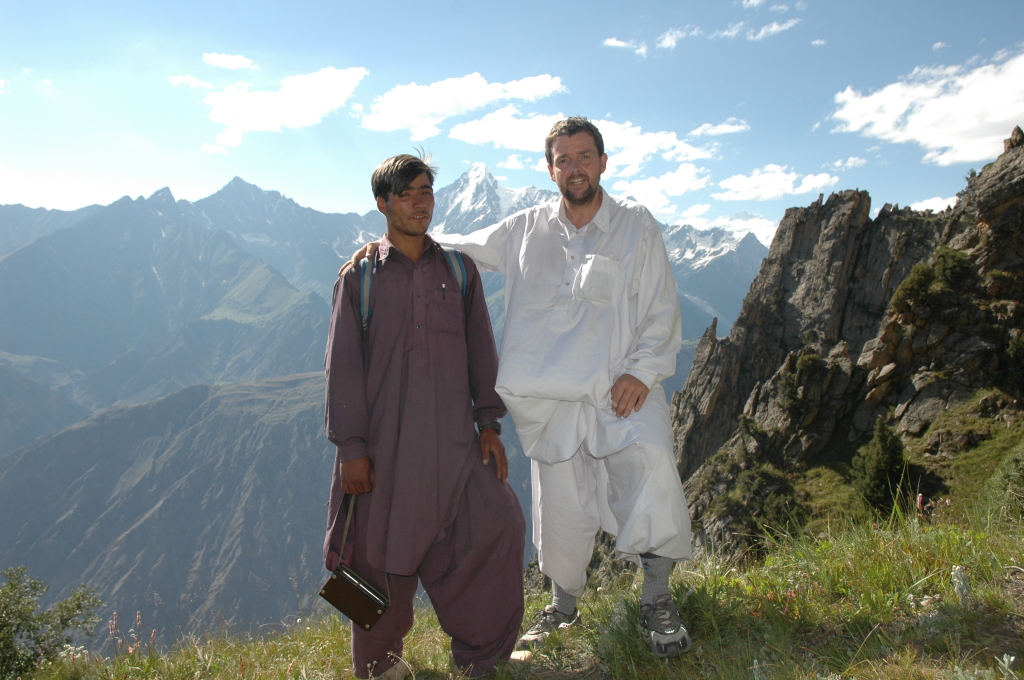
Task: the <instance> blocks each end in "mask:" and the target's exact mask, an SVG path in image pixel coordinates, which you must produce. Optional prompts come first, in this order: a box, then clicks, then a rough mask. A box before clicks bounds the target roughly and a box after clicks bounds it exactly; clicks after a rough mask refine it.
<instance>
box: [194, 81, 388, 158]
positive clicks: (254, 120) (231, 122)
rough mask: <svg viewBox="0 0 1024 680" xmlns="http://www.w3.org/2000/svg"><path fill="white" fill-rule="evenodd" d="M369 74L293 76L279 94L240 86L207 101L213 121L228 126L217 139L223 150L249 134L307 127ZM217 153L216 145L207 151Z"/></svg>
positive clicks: (208, 96) (329, 110) (335, 105)
mask: <svg viewBox="0 0 1024 680" xmlns="http://www.w3.org/2000/svg"><path fill="white" fill-rule="evenodd" d="M367 73H369V72H368V71H367V70H366V69H364V68H347V69H336V68H333V67H328V68H325V69H321V70H320V71H317V72H316V73H307V74H306V75H301V76H289V77H288V78H285V79H284V80H283V81H281V89H280V90H278V91H277V92H260V91H250V90H249V85H248V84H247V83H244V82H242V83H236V84H235V85H230V86H228V87H227V88H226V89H225V90H224V91H222V92H211V93H210V94H208V95H206V98H205V99H204V100H203V101H205V102H206V103H207V104H209V105H210V120H212V121H213V122H215V123H222V124H223V125H225V126H226V127H225V128H224V131H223V132H221V133H220V134H219V135H218V136H217V140H216V141H217V145H219V146H220V147H221V148H223V147H229V146H238V145H239V144H241V143H242V135H244V134H246V133H247V132H257V131H259V132H279V131H280V130H281V129H282V128H298V127H307V126H310V125H315V124H316V123H319V122H320V121H321V120H322V119H323V117H324V116H326V115H327V114H329V113H331V112H332V111H334V110H336V109H338V108H339V107H341V106H342V105H343V104H344V103H345V102H346V100H348V98H349V97H351V96H352V91H353V90H355V88H356V85H358V84H359V81H360V80H362V79H363V76H365V75H366V74H367ZM211 149H212V150H213V151H217V150H218V149H216V148H214V147H213V146H212V145H210V146H209V148H207V147H204V151H210V150H211Z"/></svg>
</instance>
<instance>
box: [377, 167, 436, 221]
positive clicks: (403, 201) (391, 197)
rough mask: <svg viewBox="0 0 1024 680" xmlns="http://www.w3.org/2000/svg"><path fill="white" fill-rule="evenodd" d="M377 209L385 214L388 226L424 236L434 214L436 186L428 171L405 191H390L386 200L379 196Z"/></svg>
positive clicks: (421, 174)
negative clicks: (431, 180)
mask: <svg viewBox="0 0 1024 680" xmlns="http://www.w3.org/2000/svg"><path fill="white" fill-rule="evenodd" d="M377 210H379V211H381V212H382V213H383V214H384V217H386V218H387V220H388V226H389V227H393V228H395V229H397V230H398V231H399V233H402V234H405V235H406V236H423V234H425V233H427V228H429V227H430V220H431V218H432V217H433V216H434V187H433V185H431V183H430V178H429V177H427V173H425V172H423V173H420V175H419V177H417V178H416V179H414V180H413V181H412V182H411V183H410V184H409V186H408V187H406V188H405V189H404V190H403V191H400V192H398V193H397V194H396V193H394V192H390V193H389V194H388V199H387V200H386V201H385V200H384V199H383V198H382V197H380V196H378V197H377Z"/></svg>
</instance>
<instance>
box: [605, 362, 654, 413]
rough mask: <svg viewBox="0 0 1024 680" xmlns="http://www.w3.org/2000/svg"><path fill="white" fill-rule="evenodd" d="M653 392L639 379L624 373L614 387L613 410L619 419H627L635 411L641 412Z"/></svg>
mask: <svg viewBox="0 0 1024 680" xmlns="http://www.w3.org/2000/svg"><path fill="white" fill-rule="evenodd" d="M650 391H651V390H650V389H649V388H648V387H647V385H645V384H643V382H641V381H640V380H639V379H638V378H634V377H633V376H631V375H630V374H629V373H623V374H622V375H620V376H619V379H618V380H616V381H615V384H614V385H612V410H613V411H615V415H616V416H618V417H619V418H627V417H629V414H630V413H632V412H633V411H639V410H640V407H641V406H643V405H644V401H646V399H647V393H648V392H650Z"/></svg>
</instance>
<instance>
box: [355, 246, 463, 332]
mask: <svg viewBox="0 0 1024 680" xmlns="http://www.w3.org/2000/svg"><path fill="white" fill-rule="evenodd" d="M441 250H443V251H444V256H445V260H447V262H448V267H449V269H451V270H452V274H454V275H455V280H456V281H457V282H458V284H459V289H460V290H461V292H462V297H466V278H467V277H466V261H465V260H464V259H462V253H460V252H459V251H458V250H455V249H454V248H445V247H442V248H441ZM359 268H360V275H359V278H360V285H359V318H360V319H361V320H362V322H363V341H364V342H365V341H366V337H367V334H368V331H369V330H370V317H371V316H372V315H373V310H372V309H370V289H371V288H373V275H374V274H375V273H376V272H377V255H376V253H374V256H373V260H372V261H371V260H370V259H369V258H363V259H362V260H360V261H359Z"/></svg>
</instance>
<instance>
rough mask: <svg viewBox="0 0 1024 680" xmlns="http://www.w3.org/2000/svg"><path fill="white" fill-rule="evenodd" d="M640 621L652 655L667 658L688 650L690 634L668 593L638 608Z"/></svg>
mask: <svg viewBox="0 0 1024 680" xmlns="http://www.w3.org/2000/svg"><path fill="white" fill-rule="evenodd" d="M640 623H642V624H643V627H644V630H646V631H647V639H648V642H649V643H650V645H651V653H652V654H654V656H657V657H661V658H663V659H667V658H669V657H672V656H679V655H680V654H683V653H685V652H688V651H690V634H689V633H688V632H686V626H684V625H683V621H682V619H680V618H679V610H678V609H676V603H675V602H673V601H672V596H671V595H669V594H668V593H665V594H664V595H659V596H658V598H657V599H656V600H655V601H654V604H645V605H644V606H642V607H641V608H640Z"/></svg>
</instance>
